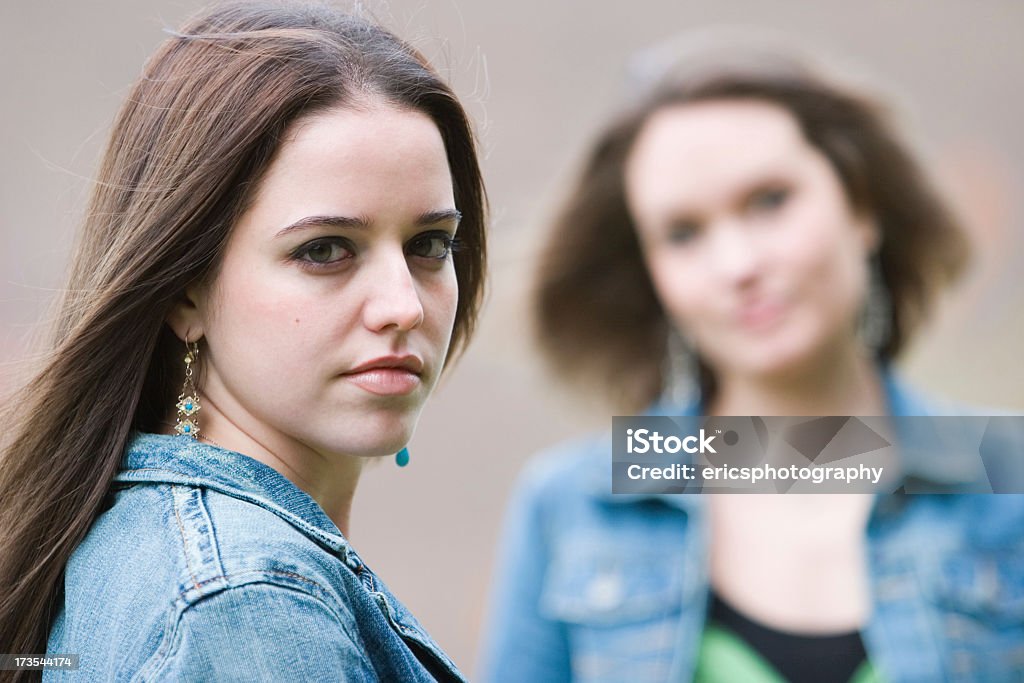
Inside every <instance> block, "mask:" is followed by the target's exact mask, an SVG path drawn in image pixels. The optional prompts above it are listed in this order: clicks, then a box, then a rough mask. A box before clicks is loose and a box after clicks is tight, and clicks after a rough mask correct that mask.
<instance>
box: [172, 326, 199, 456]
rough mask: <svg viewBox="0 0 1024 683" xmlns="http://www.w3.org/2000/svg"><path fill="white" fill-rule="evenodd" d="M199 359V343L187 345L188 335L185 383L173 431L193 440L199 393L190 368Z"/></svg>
mask: <svg viewBox="0 0 1024 683" xmlns="http://www.w3.org/2000/svg"><path fill="white" fill-rule="evenodd" d="M198 358H199V343H198V342H192V343H191V344H189V341H188V335H187V334H186V335H185V383H184V384H183V385H182V387H181V393H180V394H178V403H177V408H178V419H177V420H176V421H175V424H174V431H176V432H178V433H179V434H181V435H182V436H190V437H192V438H193V439H198V438H199V423H198V419H199V417H198V415H196V413H198V412H199V408H200V405H199V392H198V391H196V385H195V384H194V383H193V381H192V367H193V365H194V364H195V362H196V361H197V360H198Z"/></svg>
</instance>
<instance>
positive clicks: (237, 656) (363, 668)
mask: <svg viewBox="0 0 1024 683" xmlns="http://www.w3.org/2000/svg"><path fill="white" fill-rule="evenodd" d="M344 624H345V622H344V621H343V620H342V619H340V618H339V616H338V615H337V614H335V612H334V610H333V609H332V608H331V607H330V606H328V604H327V603H325V602H324V601H323V600H321V599H320V598H318V597H316V596H314V595H311V594H309V593H306V592H303V591H300V590H297V589H295V588H293V587H290V586H283V585H276V584H273V583H264V582H259V583H249V584H245V585H241V586H236V587H232V588H228V589H226V590H223V591H220V592H217V593H214V594H212V595H210V596H207V597H204V598H202V599H201V600H199V601H197V602H195V603H193V604H192V605H190V606H188V607H187V608H185V609H184V610H183V611H181V613H180V616H179V617H178V618H177V619H176V622H175V623H174V624H173V625H172V626H171V632H170V633H168V634H167V636H166V639H165V642H164V644H163V645H164V646H163V647H161V648H160V650H159V651H158V652H157V653H156V655H155V656H154V658H153V660H152V661H151V664H150V666H147V667H146V670H144V671H143V672H141V673H140V676H139V678H138V680H145V681H168V682H169V681H186V682H187V681H208V680H215V681H252V680H261V681H339V680H343V681H371V680H375V678H374V676H373V667H372V666H371V664H370V662H368V661H367V660H366V658H365V656H364V655H363V651H364V648H363V647H361V646H360V644H359V643H358V642H357V641H356V640H355V638H354V637H353V634H351V633H349V632H348V631H347V629H346V628H345V625H344ZM147 671H148V673H147Z"/></svg>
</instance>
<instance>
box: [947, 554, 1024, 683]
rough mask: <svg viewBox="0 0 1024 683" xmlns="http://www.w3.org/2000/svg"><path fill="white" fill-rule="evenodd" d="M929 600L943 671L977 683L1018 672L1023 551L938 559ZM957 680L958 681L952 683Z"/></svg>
mask: <svg viewBox="0 0 1024 683" xmlns="http://www.w3.org/2000/svg"><path fill="white" fill-rule="evenodd" d="M935 569H936V571H935V572H934V574H933V580H932V581H931V587H930V588H931V591H930V592H931V594H932V598H933V600H934V601H935V605H936V607H937V608H938V611H939V615H938V616H939V619H940V620H941V624H940V628H941V631H942V633H943V636H944V638H945V640H946V643H947V647H946V648H944V652H945V654H946V656H947V658H948V666H949V670H950V671H951V672H952V673H953V674H955V675H956V676H966V677H968V678H970V679H971V680H977V681H1002V680H1019V679H1017V678H1013V677H1012V676H1013V675H1017V674H1019V673H1020V672H1021V671H1024V548H1016V549H1006V550H1001V551H999V552H984V553H976V554H966V553H965V554H962V555H957V556H952V557H948V558H944V559H943V560H942V561H941V562H940V564H939V565H938V566H937V567H936V568H935ZM956 680H960V678H956Z"/></svg>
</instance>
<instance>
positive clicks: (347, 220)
mask: <svg viewBox="0 0 1024 683" xmlns="http://www.w3.org/2000/svg"><path fill="white" fill-rule="evenodd" d="M461 219H462V213H460V212H459V211H458V210H456V209H439V210H437V211H426V212H424V213H421V214H420V215H419V216H418V217H417V218H416V225H419V226H423V225H434V224H436V223H444V222H445V221H454V222H455V223H458V222H459V221H460V220H461ZM372 223H373V221H371V220H370V219H369V218H367V217H366V216H306V217H305V218H300V219H299V220H297V221H295V222H294V223H291V224H289V225H286V226H285V227H283V228H281V229H280V230H278V231H277V234H276V235H274V237H275V238H277V237H282V236H284V235H287V234H289V233H292V232H295V231H296V230H303V229H305V228H313V227H321V228H322V227H329V228H361V229H364V230H365V229H367V228H369V227H370V226H371V225H372Z"/></svg>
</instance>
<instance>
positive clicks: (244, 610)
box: [44, 434, 464, 683]
mask: <svg viewBox="0 0 1024 683" xmlns="http://www.w3.org/2000/svg"><path fill="white" fill-rule="evenodd" d="M108 502H109V505H110V507H108V508H107V509H106V510H104V511H103V512H102V513H101V514H100V515H99V517H98V518H97V520H96V521H95V522H94V524H93V526H92V528H91V529H90V531H89V533H88V534H87V536H86V537H85V539H84V540H83V541H82V543H81V544H80V545H79V546H78V548H77V549H76V550H75V551H74V553H73V554H72V556H71V558H70V560H69V562H68V563H67V567H66V570H65V582H64V586H65V594H64V603H63V606H62V608H61V610H60V612H59V613H58V615H57V617H56V621H55V622H54V625H53V628H52V629H51V631H50V636H49V643H48V647H47V652H49V653H70V654H79V655H80V669H79V670H77V671H63V672H62V671H57V670H46V671H45V675H44V680H46V681H52V680H68V681H78V682H81V683H85V682H86V681H88V682H89V683H93V682H94V681H138V682H142V681H218V682H220V681H275V682H277V681H303V682H305V681H378V680H380V681H433V680H442V681H462V680H464V679H463V677H462V675H461V674H460V673H459V671H458V669H457V668H456V667H455V665H454V664H453V663H452V662H451V660H450V659H449V658H448V657H447V656H446V655H445V654H444V653H443V652H442V651H441V649H440V648H439V647H438V646H437V645H436V644H435V643H434V641H433V640H431V638H430V637H429V636H428V635H427V634H426V632H425V631H424V630H423V628H422V626H420V624H419V623H418V622H417V621H416V619H415V618H414V617H413V616H412V615H411V614H410V613H409V612H408V610H407V609H406V608H405V607H403V606H402V604H401V603H400V602H399V601H398V600H397V599H396V598H395V597H394V596H393V595H392V594H391V593H390V592H389V591H388V589H387V588H386V587H385V586H384V584H383V583H382V582H381V581H380V579H379V578H377V577H376V576H375V575H374V574H373V572H371V571H370V569H369V568H368V567H367V566H366V564H365V563H364V562H363V561H362V560H361V559H360V558H359V556H358V555H357V554H356V552H355V551H354V550H353V549H352V547H351V546H350V545H349V542H348V541H347V540H346V539H345V538H344V537H343V536H342V535H341V533H340V532H339V531H338V528H337V526H335V524H334V523H333V522H332V521H331V519H330V518H329V517H328V516H327V514H326V513H325V512H324V511H323V509H322V508H321V507H320V506H319V505H318V504H317V503H316V501H314V500H313V499H312V498H311V497H310V496H309V495H308V494H306V493H305V492H304V491H302V490H301V489H299V488H298V487H297V486H296V485H295V484H293V483H292V482H291V481H290V480H289V479H287V478H286V477H284V476H283V475H282V474H280V473H278V472H277V471H276V470H274V469H273V468H271V467H268V466H267V465H264V464H263V463H261V462H259V461H257V460H254V459H252V458H250V457H248V456H245V455H242V454H240V453H235V452H232V451H228V450H224V449H222V448H217V447H215V446H211V445H207V444H204V443H199V442H196V441H194V440H192V439H189V438H187V437H181V436H165V435H160V434H139V435H137V436H136V437H135V438H134V440H133V441H132V443H131V444H130V446H129V447H128V449H127V450H126V453H125V457H124V460H123V462H122V467H121V470H120V471H119V472H118V473H117V475H116V477H115V480H114V485H113V487H112V491H111V493H110V495H109V496H108Z"/></svg>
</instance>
